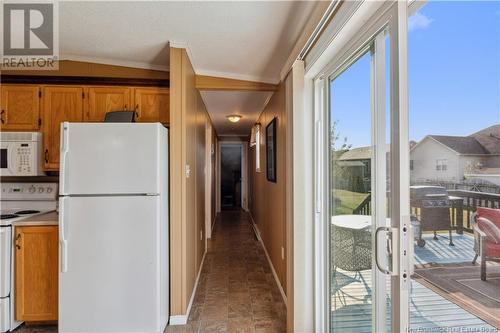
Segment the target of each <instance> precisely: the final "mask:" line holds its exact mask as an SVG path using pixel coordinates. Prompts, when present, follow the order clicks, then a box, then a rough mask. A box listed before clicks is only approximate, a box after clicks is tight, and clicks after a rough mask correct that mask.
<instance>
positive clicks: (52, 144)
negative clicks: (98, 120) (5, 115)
mask: <svg viewBox="0 0 500 333" xmlns="http://www.w3.org/2000/svg"><path fill="white" fill-rule="evenodd" d="M42 96H43V117H44V122H43V143H44V153H45V169H46V170H58V169H59V149H60V147H59V146H60V134H61V122H64V121H70V122H82V121H83V88H82V87H70V86H52V87H45V88H44V89H43V94H42Z"/></svg>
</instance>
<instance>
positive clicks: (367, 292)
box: [331, 234, 498, 333]
mask: <svg viewBox="0 0 500 333" xmlns="http://www.w3.org/2000/svg"><path fill="white" fill-rule="evenodd" d="M424 239H425V240H426V241H427V244H426V246H425V247H424V248H419V247H417V246H416V245H415V264H417V265H418V264H426V263H438V264H440V263H442V264H444V263H458V262H466V261H471V260H472V258H473V256H474V253H473V251H472V246H473V243H474V240H473V238H472V236H471V235H469V234H464V235H455V234H453V242H454V244H455V246H454V247H450V246H449V245H448V239H445V238H439V240H437V241H436V240H433V239H432V235H429V236H425V237H424ZM331 301H332V313H331V315H332V316H331V324H332V329H333V332H341V333H344V332H345V333H348V332H371V325H372V322H371V321H372V319H371V315H372V311H371V307H372V302H371V272H370V271H363V272H361V273H357V274H356V273H354V272H343V271H341V270H339V271H337V272H336V274H335V278H332V297H331ZM410 302H411V304H410V321H411V331H412V332H498V330H497V329H496V328H494V327H493V326H491V325H489V324H487V323H486V322H484V321H483V320H481V319H479V318H477V317H476V316H474V315H472V314H470V313H469V312H467V311H465V310H464V309H462V308H460V307H459V306H457V305H455V304H454V303H452V302H450V301H448V300H446V299H445V298H443V297H442V296H440V295H438V294H437V293H435V292H434V291H432V290H430V289H428V288H426V287H424V286H423V285H422V284H420V283H418V282H416V281H412V292H411V299H410ZM386 303H387V318H388V321H389V322H390V317H389V316H390V303H391V302H390V299H387V300H386ZM389 326H390V325H388V327H389Z"/></svg>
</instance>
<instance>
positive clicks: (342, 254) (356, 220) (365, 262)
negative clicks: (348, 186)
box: [330, 215, 372, 272]
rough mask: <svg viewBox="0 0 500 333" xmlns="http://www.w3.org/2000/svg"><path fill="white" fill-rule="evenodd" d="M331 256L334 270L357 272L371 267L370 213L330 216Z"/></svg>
mask: <svg viewBox="0 0 500 333" xmlns="http://www.w3.org/2000/svg"><path fill="white" fill-rule="evenodd" d="M331 224H332V233H331V242H332V246H331V247H330V248H331V258H332V265H333V266H334V270H335V269H336V268H340V269H342V270H345V271H352V272H359V271H363V270H368V269H371V265H372V246H371V225H372V217H371V216H370V215H336V216H332V218H331Z"/></svg>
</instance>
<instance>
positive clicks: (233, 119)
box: [226, 114, 242, 123]
mask: <svg viewBox="0 0 500 333" xmlns="http://www.w3.org/2000/svg"><path fill="white" fill-rule="evenodd" d="M226 118H227V120H229V121H230V122H232V123H237V122H238V121H240V119H241V118H242V117H241V116H240V115H238V114H232V115H229V116H227V117H226Z"/></svg>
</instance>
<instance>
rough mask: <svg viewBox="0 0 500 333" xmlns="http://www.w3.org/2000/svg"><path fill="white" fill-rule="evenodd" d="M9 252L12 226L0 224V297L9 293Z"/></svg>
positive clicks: (10, 250)
mask: <svg viewBox="0 0 500 333" xmlns="http://www.w3.org/2000/svg"><path fill="white" fill-rule="evenodd" d="M11 253H12V227H11V226H0V297H7V296H9V293H10V267H11V260H12V258H11V256H12V254H11Z"/></svg>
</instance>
